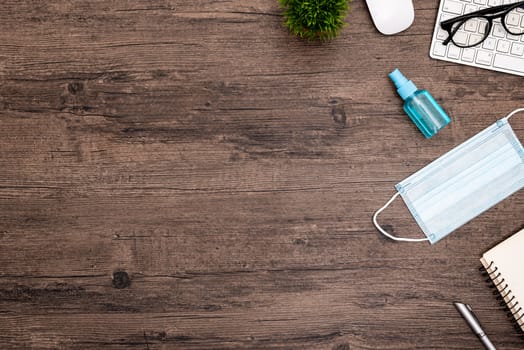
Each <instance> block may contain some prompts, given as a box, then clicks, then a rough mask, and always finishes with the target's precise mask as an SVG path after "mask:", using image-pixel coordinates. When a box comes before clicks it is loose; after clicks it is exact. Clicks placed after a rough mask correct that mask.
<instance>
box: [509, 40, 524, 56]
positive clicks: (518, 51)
mask: <svg viewBox="0 0 524 350" xmlns="http://www.w3.org/2000/svg"><path fill="white" fill-rule="evenodd" d="M511 54H512V55H516V56H522V55H524V45H522V44H517V43H513V45H512V46H511Z"/></svg>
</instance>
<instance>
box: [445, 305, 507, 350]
mask: <svg viewBox="0 0 524 350" xmlns="http://www.w3.org/2000/svg"><path fill="white" fill-rule="evenodd" d="M453 305H455V307H456V308H457V311H458V312H459V313H460V314H461V315H462V317H463V318H464V319H465V320H466V322H467V323H468V325H469V327H470V328H471V330H472V331H473V333H475V334H476V335H477V337H479V339H480V341H481V342H482V345H484V347H485V348H486V349H488V350H497V349H496V348H495V346H494V345H493V343H492V342H491V341H490V340H489V338H488V336H487V335H486V333H484V330H483V329H482V326H481V325H480V322H479V320H478V318H477V316H475V314H474V313H473V310H472V309H471V306H469V305H468V304H462V303H458V302H454V303H453Z"/></svg>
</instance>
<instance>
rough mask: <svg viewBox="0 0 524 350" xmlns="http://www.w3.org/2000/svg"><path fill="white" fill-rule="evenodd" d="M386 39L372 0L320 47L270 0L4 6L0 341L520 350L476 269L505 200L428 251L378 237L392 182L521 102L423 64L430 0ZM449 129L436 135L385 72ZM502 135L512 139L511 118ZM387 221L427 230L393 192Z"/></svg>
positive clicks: (468, 76)
mask: <svg viewBox="0 0 524 350" xmlns="http://www.w3.org/2000/svg"><path fill="white" fill-rule="evenodd" d="M415 5H416V16H417V18H416V21H415V23H414V25H413V27H412V28H410V29H409V30H408V31H407V32H405V33H402V34H400V35H397V36H393V37H384V36H381V35H379V34H378V33H377V32H376V30H375V29H374V27H373V25H372V23H371V20H370V18H369V15H368V13H367V9H366V5H365V2H363V1H354V2H353V3H352V12H351V13H350V14H349V15H348V17H347V21H348V22H349V25H348V26H347V27H346V28H345V29H344V30H343V32H342V34H341V36H340V37H339V38H337V39H336V40H334V41H332V42H329V43H308V42H303V41H300V40H298V39H296V38H294V37H292V36H290V35H289V34H288V33H287V32H286V29H285V27H284V26H283V24H282V21H283V19H282V17H281V16H280V12H281V11H280V9H279V8H278V3H277V1H276V0H275V1H249V2H247V1H240V0H232V1H204V0H198V1H191V2H187V1H169V0H154V1H110V2H107V1H90V2H84V1H77V2H63V1H47V2H45V3H44V2H34V1H12V0H8V1H4V2H3V6H2V7H1V8H0V19H1V21H0V252H1V253H0V344H2V349H26V348H35V349H70V348H79V349H100V348H108V349H129V348H139V349H210V348H212V349H230V348H240V349H297V348H300V349H332V350H348V349H353V350H354V349H478V347H479V342H478V340H477V339H476V338H475V336H474V335H473V334H471V332H470V330H469V329H468V328H467V326H466V325H465V324H464V322H463V320H462V319H461V318H460V317H459V315H458V314H457V313H456V312H455V310H454V309H453V306H452V304H451V302H452V301H455V300H462V301H465V302H470V303H471V304H473V306H474V308H475V309H476V310H477V312H478V314H479V317H480V318H481V320H482V323H483V324H484V326H485V328H486V331H487V332H488V333H489V334H490V336H491V337H492V340H493V342H494V343H495V344H496V345H497V346H499V347H500V348H504V349H521V348H522V346H523V344H524V343H523V340H522V339H521V338H519V336H518V335H517V334H516V333H515V331H514V330H513V329H512V327H511V325H510V323H509V322H507V320H506V319H505V314H504V312H502V311H500V310H499V309H500V307H499V306H498V303H497V302H496V300H495V299H494V298H493V297H492V295H491V290H489V289H488V288H486V286H485V284H484V281H483V280H482V277H481V276H480V274H479V273H478V267H479V266H480V264H479V262H478V258H479V256H480V254H481V253H482V252H483V251H485V250H486V249H488V248H489V247H491V246H492V245H494V244H495V243H497V242H499V241H501V240H502V239H503V238H504V237H507V236H509V235H510V234H511V233H513V232H515V231H517V230H518V229H519V228H521V227H522V221H521V220H522V209H521V208H522V207H523V204H524V198H523V196H522V193H517V194H515V195H514V196H512V197H510V198H508V199H507V200H505V201H504V202H502V203H501V204H499V205H497V206H496V207H495V208H493V209H491V210H489V211H488V212H486V213H484V214H482V215H481V216H480V217H479V218H477V219H475V220H474V221H472V222H471V223H469V224H467V225H465V226H464V227H462V228H460V229H459V230H458V231H457V232H456V233H453V235H451V236H450V237H448V238H446V239H445V240H444V241H442V242H440V243H438V244H437V245H435V246H429V245H427V244H418V245H417V244H414V245H410V244H396V243H393V242H391V241H389V240H387V239H385V238H383V237H381V236H380V235H379V234H378V233H377V232H376V230H375V229H374V227H373V225H372V223H371V215H372V213H373V212H374V210H376V209H377V208H379V207H380V206H382V205H383V204H384V203H385V201H386V200H387V199H388V198H389V197H390V196H391V195H392V194H393V193H394V187H393V186H394V185H395V184H396V183H397V182H399V181H401V180H402V179H404V178H405V177H407V176H408V175H410V174H411V173H413V172H415V171H416V170H418V169H420V168H421V167H423V166H424V165H426V164H427V163H429V162H430V161H432V160H433V159H435V158H437V157H438V156H440V155H441V154H443V153H444V152H445V151H447V150H449V149H451V148H452V147H453V146H455V145H457V144H459V143H461V142H462V141H464V140H465V139H467V138H468V137H470V136H472V135H474V134H475V133H477V132H478V131H480V130H482V129H483V128H485V127H486V126H488V125H489V124H491V123H493V122H494V121H495V120H496V119H497V118H500V117H502V116H504V115H505V114H506V113H507V112H509V111H510V110H512V109H514V108H516V107H520V103H521V101H522V99H523V97H524V95H523V94H524V93H523V90H522V89H521V85H522V78H520V77H516V76H510V75H504V74H499V73H494V72H489V71H483V70H479V69H474V68H470V67H465V66H459V65H454V64H450V63H445V62H441V61H435V60H432V59H430V58H429V56H428V50H429V43H430V39H431V32H432V30H433V25H434V20H435V15H436V9H437V6H438V1H436V0H435V1H426V2H423V3H422V2H416V3H415ZM395 67H399V68H400V69H402V70H403V71H404V73H405V74H406V75H407V76H409V78H410V79H413V81H415V82H416V83H417V84H418V85H419V87H421V88H427V89H428V90H429V91H431V93H432V94H433V95H434V96H435V97H436V98H437V99H438V100H439V101H441V102H442V105H443V106H444V107H445V108H446V110H447V111H448V112H450V114H451V116H452V118H453V122H452V124H451V125H450V126H449V127H447V128H446V129H444V130H443V131H442V132H441V133H439V135H438V136H437V137H436V138H434V139H431V140H425V139H424V138H423V136H422V135H421V134H420V133H419V132H418V131H417V130H416V129H415V127H414V126H413V125H412V124H411V123H410V122H409V120H408V118H407V116H405V114H404V113H403V111H402V107H401V101H400V99H399V98H398V97H397V96H396V92H395V90H394V88H393V86H392V84H391V83H390V82H389V81H388V78H387V73H388V72H389V71H391V70H393V69H394V68H395ZM512 123H513V124H514V127H515V129H516V130H517V133H519V135H522V133H523V132H522V130H523V129H524V124H523V123H522V122H521V121H520V120H519V119H516V120H515V122H512ZM381 222H382V223H384V224H385V226H387V227H388V229H390V230H393V232H394V233H395V234H399V235H403V234H405V235H409V236H413V237H415V236H420V235H421V232H420V230H419V229H418V227H417V225H416V224H415V223H414V221H413V219H412V218H411V216H410V214H409V213H408V211H407V209H406V208H405V206H404V205H403V204H402V202H401V201H399V202H398V203H394V205H393V206H392V207H391V208H390V209H388V210H387V211H386V212H385V213H384V214H383V216H382V217H381Z"/></svg>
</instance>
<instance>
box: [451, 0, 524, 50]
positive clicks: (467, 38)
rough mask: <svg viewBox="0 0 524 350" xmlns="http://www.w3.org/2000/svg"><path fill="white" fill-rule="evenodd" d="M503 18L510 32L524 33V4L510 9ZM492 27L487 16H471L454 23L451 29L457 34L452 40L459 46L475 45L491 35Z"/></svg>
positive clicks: (497, 26)
mask: <svg viewBox="0 0 524 350" xmlns="http://www.w3.org/2000/svg"><path fill="white" fill-rule="evenodd" d="M501 20H502V22H503V23H504V26H505V28H506V29H507V31H508V32H509V33H510V34H513V35H522V34H524V5H521V6H518V7H516V8H514V9H512V10H510V11H509V12H508V13H506V15H505V16H504V17H503V18H502V19H501ZM493 25H494V26H496V28H495V29H496V30H497V29H502V28H500V25H498V24H493ZM490 29H491V27H490V22H489V20H488V19H487V18H485V17H473V18H469V19H467V20H465V21H462V22H458V23H455V24H454V25H453V28H452V29H451V31H452V33H455V34H454V35H453V38H452V41H453V43H454V44H455V45H457V46H459V47H469V46H475V45H478V44H480V43H481V42H482V41H484V40H485V39H486V38H487V37H488V36H489V31H490ZM502 30H503V29H502Z"/></svg>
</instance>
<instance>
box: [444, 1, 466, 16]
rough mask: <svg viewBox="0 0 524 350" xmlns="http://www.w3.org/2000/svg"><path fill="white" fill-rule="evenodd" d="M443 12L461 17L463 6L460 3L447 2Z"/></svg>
mask: <svg viewBox="0 0 524 350" xmlns="http://www.w3.org/2000/svg"><path fill="white" fill-rule="evenodd" d="M442 11H444V12H448V13H454V14H456V15H461V14H462V4H461V3H460V2H455V1H451V0H446V1H445V2H444V7H443V8H442Z"/></svg>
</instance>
